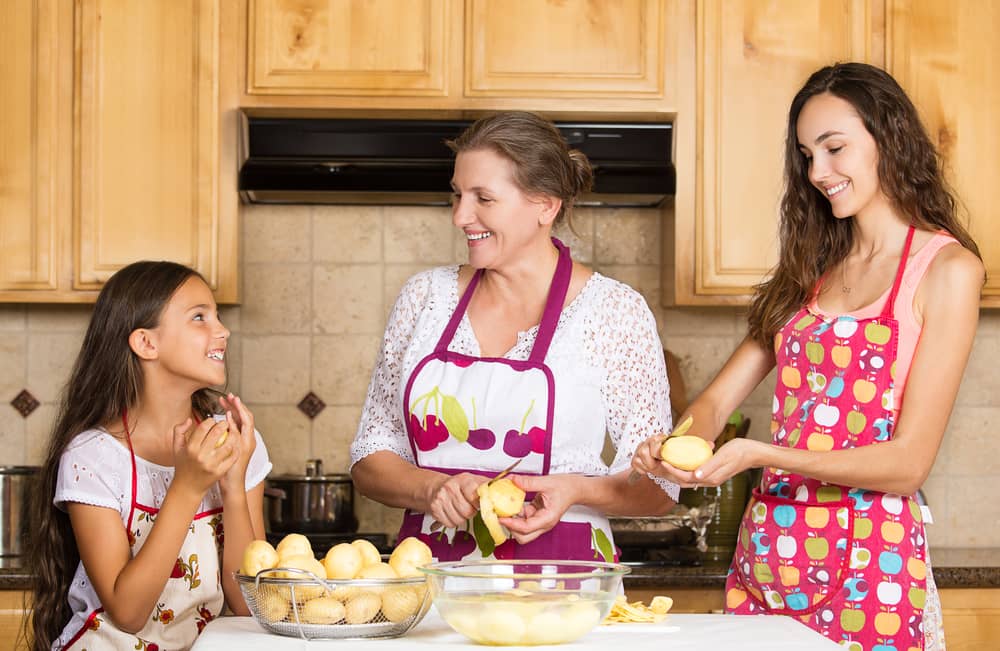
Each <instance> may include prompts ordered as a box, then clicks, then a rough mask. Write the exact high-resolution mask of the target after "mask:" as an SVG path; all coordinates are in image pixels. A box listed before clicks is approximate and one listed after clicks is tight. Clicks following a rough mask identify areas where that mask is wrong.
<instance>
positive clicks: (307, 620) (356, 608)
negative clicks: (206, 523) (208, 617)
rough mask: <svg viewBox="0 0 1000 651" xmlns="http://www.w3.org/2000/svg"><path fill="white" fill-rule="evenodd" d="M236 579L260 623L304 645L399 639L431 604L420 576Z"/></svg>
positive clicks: (281, 572)
mask: <svg viewBox="0 0 1000 651" xmlns="http://www.w3.org/2000/svg"><path fill="white" fill-rule="evenodd" d="M286 575H299V576H301V578H287V577H286ZM236 579H237V581H238V582H239V585H240V590H242V592H243V598H244V599H245V600H246V602H247V606H248V607H249V608H250V612H251V613H252V614H253V617H254V619H255V620H257V623H259V624H260V625H261V626H263V627H264V628H265V629H266V630H268V631H270V632H272V633H277V634H278V635H286V636H289V637H298V638H302V639H304V640H333V639H361V638H366V639H367V638H388V637H399V636H400V635H403V634H405V633H406V632H407V631H409V630H410V629H411V628H413V627H414V626H416V625H417V624H418V623H419V622H420V620H421V619H423V618H424V615H426V614H427V610H428V608H430V604H431V598H430V595H429V594H428V589H427V580H426V579H425V578H424V577H422V576H418V577H411V578H404V579H325V578H321V577H318V576H316V575H315V574H313V573H312V572H309V571H307V570H300V569H297V568H284V567H276V568H272V569H269V570H261V571H260V572H258V573H257V575H256V576H245V575H242V574H237V575H236ZM352 602H353V603H352ZM310 603H311V605H310ZM337 604H339V606H338V605H337Z"/></svg>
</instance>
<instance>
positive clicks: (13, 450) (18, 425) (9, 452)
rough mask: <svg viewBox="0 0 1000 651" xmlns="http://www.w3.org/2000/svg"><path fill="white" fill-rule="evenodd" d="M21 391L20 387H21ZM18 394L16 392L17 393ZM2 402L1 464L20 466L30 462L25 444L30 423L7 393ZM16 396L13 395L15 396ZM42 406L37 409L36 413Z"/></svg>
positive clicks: (0, 407)
mask: <svg viewBox="0 0 1000 651" xmlns="http://www.w3.org/2000/svg"><path fill="white" fill-rule="evenodd" d="M19 391H20V389H19ZM15 395H16V394H15ZM2 397H3V398H4V400H3V401H2V402H0V450H3V452H2V453H0V466H20V465H24V464H26V463H28V459H27V455H26V450H25V444H26V442H27V431H28V423H27V420H26V419H25V418H23V417H22V416H21V414H20V413H18V411H17V410H16V409H14V408H13V407H12V406H11V405H10V404H9V403H10V398H7V397H6V394H4V395H3V396H2ZM13 397H14V396H11V398H13ZM40 409H41V408H39V409H36V410H35V412H34V413H35V414H37V413H38V411H40Z"/></svg>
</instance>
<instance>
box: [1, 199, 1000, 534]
mask: <svg viewBox="0 0 1000 651" xmlns="http://www.w3.org/2000/svg"><path fill="white" fill-rule="evenodd" d="M669 218H670V216H669V214H668V215H666V216H663V215H661V213H660V211H659V210H648V209H647V210H640V209H580V210H578V212H577V215H576V226H575V231H576V232H575V233H571V232H569V231H564V232H563V233H561V234H560V235H561V237H563V240H564V241H566V242H567V243H568V244H569V245H570V246H571V248H572V249H573V254H574V257H575V258H576V259H578V260H580V261H582V262H584V263H587V264H589V265H592V266H593V267H594V268H595V269H596V270H598V271H599V272H601V273H602V274H604V275H607V276H610V277H613V278H616V279H618V280H621V281H623V282H625V283H628V284H629V285H631V286H632V287H635V288H636V289H637V290H639V291H640V292H641V293H642V294H643V295H644V296H645V297H646V300H647V302H648V303H649V305H650V307H651V308H652V311H653V313H654V314H655V316H656V319H657V324H658V326H659V330H660V336H661V338H662V340H663V342H664V343H665V344H666V345H667V347H669V348H670V349H671V350H672V351H674V352H675V353H676V354H677V356H678V357H679V358H680V360H681V368H682V370H683V372H684V376H685V381H686V384H687V386H688V393H689V397H693V395H694V394H695V393H697V392H698V391H699V390H700V389H701V388H702V387H704V386H705V384H706V383H707V382H708V381H709V380H710V379H711V377H712V376H713V374H714V373H715V372H716V371H718V370H719V368H721V366H722V364H723V363H724V362H725V360H726V357H727V356H728V354H729V353H730V352H731V351H732V350H733V349H734V348H735V347H736V345H737V344H738V343H739V341H740V340H741V339H742V336H743V333H744V320H743V315H742V313H741V311H740V310H738V309H735V308H663V307H660V303H659V295H660V266H661V265H668V266H670V265H672V264H673V251H672V248H671V247H668V250H666V251H664V250H663V247H662V246H661V223H660V220H661V219H669ZM242 228H243V231H242V238H243V240H242V263H241V264H242V267H243V268H242V274H241V275H242V279H243V280H242V282H243V291H242V296H243V303H242V304H241V305H239V306H230V307H223V308H222V310H221V312H222V318H223V321H224V322H225V323H226V325H227V326H229V328H230V329H231V330H232V332H233V335H232V339H231V343H230V348H229V354H228V355H227V359H228V362H227V364H228V368H229V388H230V390H232V391H235V392H237V393H239V394H240V395H242V397H243V398H244V400H245V401H246V402H247V403H248V404H249V405H250V406H251V408H252V409H253V410H254V414H255V417H256V421H257V426H258V429H260V431H261V432H262V434H263V436H264V439H265V441H266V442H267V444H268V450H269V452H270V454H271V459H272V461H273V462H274V466H275V472H276V473H285V472H295V473H301V472H304V468H305V460H306V459H307V458H311V457H321V458H322V459H323V461H324V468H325V469H326V470H327V472H340V471H346V469H347V466H348V463H349V456H348V447H349V445H350V441H351V439H352V438H353V436H354V432H355V429H356V428H357V422H358V417H359V414H360V411H361V405H362V403H363V402H364V397H365V392H366V390H367V386H368V380H369V374H370V373H371V368H372V365H373V363H374V359H375V355H376V353H377V351H378V347H379V344H380V342H381V338H382V330H383V327H384V325H385V319H386V316H387V315H388V313H389V310H390V309H391V308H392V304H393V301H394V300H395V298H396V294H397V292H398V291H399V289H400V288H401V287H402V285H403V283H404V282H405V281H406V279H407V278H409V277H410V276H411V275H412V274H414V273H416V272H417V271H420V270H422V269H425V268H428V267H431V266H435V265H443V264H454V263H459V262H464V260H465V250H466V245H465V241H464V238H463V237H462V236H461V235H460V233H459V232H458V231H457V230H456V229H455V228H454V227H453V226H452V224H451V214H450V211H449V210H448V209H447V208H413V207H382V206H374V207H368V206H364V207H362V206H264V205H252V206H244V207H243V211H242ZM89 314H90V307H89V306H76V305H65V306H63V305H45V306H42V305H13V304H7V305H0V368H2V369H3V372H2V373H0V399H2V400H0V449H2V450H3V451H4V452H3V454H2V456H0V465H16V464H37V463H39V462H40V461H41V457H42V450H43V448H44V445H45V441H46V438H47V436H48V434H49V432H48V430H49V427H50V426H51V424H52V420H53V418H54V416H55V409H56V402H57V401H58V396H59V392H60V390H61V388H62V384H63V383H64V382H65V381H66V379H67V378H68V375H69V371H70V367H71V366H72V364H73V361H74V358H75V356H76V353H77V350H78V347H79V344H80V341H81V339H82V337H83V332H84V329H85V328H86V324H87V319H88V318H89ZM997 359H1000V312H997V311H989V310H985V311H983V312H982V314H981V320H980V325H979V331H978V334H977V337H976V342H975V346H974V348H973V351H972V359H971V360H970V362H969V366H968V369H967V370H966V374H965V380H964V383H963V385H962V389H961V391H960V393H959V397H958V403H957V404H956V407H955V410H954V413H953V415H952V418H951V422H950V424H949V428H948V432H947V434H946V435H945V439H944V442H943V444H942V447H941V452H940V454H939V455H938V459H937V463H936V464H935V466H934V470H933V473H932V474H931V476H930V478H929V479H928V480H927V482H926V484H925V486H924V492H925V494H926V496H927V499H928V501H929V502H930V504H931V506H932V509H933V513H934V518H935V524H934V525H933V526H931V527H930V528H929V534H928V535H929V538H930V541H931V544H932V545H936V546H953V547H959V546H963V547H964V546H968V547H988V546H996V545H997V544H998V543H1000V507H997V506H996V502H995V501H994V500H990V499H985V498H986V496H987V495H989V492H988V490H989V489H990V488H991V487H993V486H996V485H997V484H998V483H1000V461H998V460H1000V437H997V436H996V435H995V434H994V433H993V432H992V431H991V429H990V426H991V424H998V423H1000V373H998V372H997V370H996V360H997ZM773 388H774V381H773V375H772V377H771V378H768V380H766V381H765V382H764V383H763V384H762V385H761V387H759V388H758V389H757V390H756V391H754V392H753V394H751V396H750V397H749V399H748V400H747V402H746V404H745V405H744V412H745V413H746V414H747V415H748V416H749V417H750V418H752V419H753V423H752V426H751V429H750V434H751V436H753V437H755V438H760V439H766V438H767V437H768V435H769V434H768V421H769V414H770V404H771V392H772V391H773ZM22 389H28V390H29V391H30V393H31V394H32V395H34V396H35V398H37V400H38V401H39V402H40V403H41V405H40V406H39V407H38V408H37V409H36V410H35V411H34V412H32V413H31V414H30V415H29V416H28V417H27V418H24V417H22V416H21V414H20V413H18V411H17V410H16V409H15V408H14V407H13V406H12V405H11V404H10V402H11V401H12V400H13V399H14V398H15V397H16V396H17V395H18V394H19V393H20V392H21V390H22ZM310 391H311V392H313V393H314V394H316V396H318V397H319V398H320V399H321V400H322V401H323V402H324V403H325V405H326V406H325V408H324V409H322V411H320V412H319V414H318V415H316V417H315V418H314V419H310V418H308V417H307V416H306V415H305V414H304V413H303V412H302V411H300V410H299V409H298V408H297V407H296V405H298V403H299V402H300V401H301V400H302V399H303V398H304V397H305V396H306V395H307V394H308V393H309V392H310ZM357 505H358V507H357V510H358V518H359V520H360V523H361V529H362V530H364V531H384V532H387V533H390V534H394V533H395V530H396V528H397V527H398V524H399V519H400V513H399V511H397V510H395V509H389V508H385V507H382V506H380V505H378V504H376V503H374V502H372V501H370V500H367V499H364V498H361V497H360V496H359V497H358V499H357Z"/></svg>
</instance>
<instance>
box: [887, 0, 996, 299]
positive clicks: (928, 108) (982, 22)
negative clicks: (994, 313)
mask: <svg viewBox="0 0 1000 651" xmlns="http://www.w3.org/2000/svg"><path fill="white" fill-rule="evenodd" d="M886 23H887V26H886V52H887V60H886V64H887V66H886V67H887V69H888V70H889V72H891V73H892V75H893V76H894V77H895V78H896V80H897V81H899V83H900V85H901V86H903V88H904V89H905V90H906V92H907V93H908V94H909V95H910V97H911V98H912V99H913V102H914V104H916V105H917V108H918V109H919V110H920V113H921V118H922V119H923V120H924V124H925V126H926V127H927V131H928V132H929V133H930V136H931V139H932V140H933V141H934V142H935V144H936V145H937V146H938V149H939V150H940V152H941V154H942V155H943V157H944V160H945V163H946V172H947V174H948V180H949V181H950V182H951V184H952V187H954V188H955V190H956V193H957V194H958V197H959V200H960V206H961V207H962V208H963V209H964V210H967V211H968V217H969V223H970V227H971V231H972V235H973V237H974V238H975V239H976V243H977V244H978V245H979V250H980V253H982V256H983V261H984V262H985V263H986V286H985V287H984V288H983V305H984V306H991V307H1000V223H998V222H997V219H996V217H995V214H996V205H997V179H1000V155H998V154H997V152H998V151H1000V132H998V131H997V128H996V109H995V108H994V107H995V106H997V104H1000V44H998V43H997V34H998V33H1000V3H997V2H980V1H979V0H955V1H954V2H947V3H941V2H936V1H935V0H893V1H892V2H890V3H889V9H888V14H887V21H886Z"/></svg>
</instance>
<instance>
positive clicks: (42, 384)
mask: <svg viewBox="0 0 1000 651" xmlns="http://www.w3.org/2000/svg"><path fill="white" fill-rule="evenodd" d="M82 342H83V333H79V334H77V333H73V334H68V333H67V334H61V333H53V334H32V335H31V336H30V337H29V338H28V390H29V391H31V393H32V394H34V396H35V398H37V399H38V400H39V401H40V402H55V401H56V400H58V399H59V394H60V393H61V392H62V390H63V387H64V386H65V385H66V383H67V382H68V381H69V375H70V372H71V371H72V370H73V363H74V362H75V361H76V356H77V354H79V352H80V344H81V343H82Z"/></svg>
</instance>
